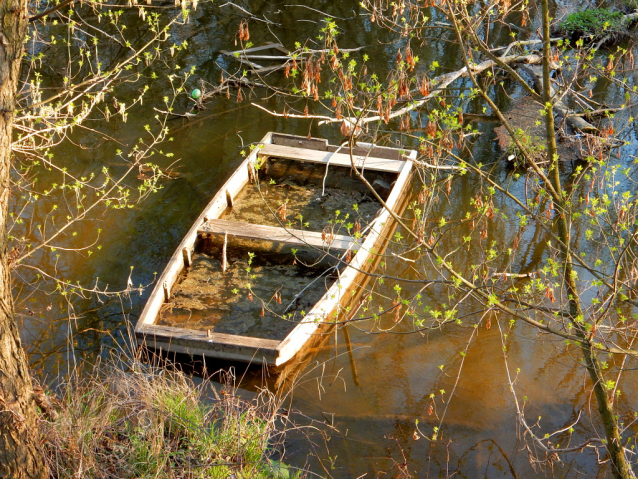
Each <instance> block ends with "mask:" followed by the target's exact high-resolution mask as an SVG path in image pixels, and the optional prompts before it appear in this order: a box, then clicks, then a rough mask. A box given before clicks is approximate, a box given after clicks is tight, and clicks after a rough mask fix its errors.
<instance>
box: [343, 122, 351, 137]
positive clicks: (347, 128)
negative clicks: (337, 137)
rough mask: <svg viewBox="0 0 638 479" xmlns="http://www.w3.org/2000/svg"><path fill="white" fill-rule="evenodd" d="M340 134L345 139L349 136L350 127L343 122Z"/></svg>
mask: <svg viewBox="0 0 638 479" xmlns="http://www.w3.org/2000/svg"><path fill="white" fill-rule="evenodd" d="M341 134H342V135H343V136H345V137H349V136H350V127H349V126H348V124H347V123H346V121H345V120H343V121H342V122H341Z"/></svg>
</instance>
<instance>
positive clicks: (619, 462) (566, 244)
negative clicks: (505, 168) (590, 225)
mask: <svg viewBox="0 0 638 479" xmlns="http://www.w3.org/2000/svg"><path fill="white" fill-rule="evenodd" d="M542 22H543V102H544V104H545V105H544V106H545V109H546V115H545V127H546V133H547V156H548V158H549V161H550V168H551V169H553V172H552V173H553V174H550V178H551V181H552V183H553V186H554V190H555V191H556V195H557V196H558V198H555V201H554V203H556V205H555V206H556V212H557V215H558V217H557V222H558V236H559V238H560V240H561V243H562V245H561V257H562V258H561V259H562V260H563V263H564V269H563V284H564V286H565V289H566V292H567V297H568V298H569V315H570V320H571V323H572V325H573V326H574V329H575V330H576V334H577V335H578V336H579V337H580V338H582V340H583V341H582V343H581V350H582V352H583V356H584V359H585V361H584V362H585V367H586V368H587V372H588V373H589V377H590V378H591V381H592V387H593V388H594V397H595V398H596V404H597V406H598V413H599V414H600V418H601V419H602V421H603V426H604V428H605V438H606V439H607V444H606V447H607V451H608V453H609V458H610V460H611V472H612V474H613V476H614V478H616V479H632V478H634V477H635V476H634V474H633V472H632V470H631V467H630V466H629V462H628V461H627V457H626V456H625V452H624V450H623V445H622V439H621V437H620V430H619V428H618V421H617V419H616V416H615V414H614V410H613V407H612V403H611V401H610V400H609V396H608V393H607V391H606V390H605V388H604V384H603V375H602V374H601V368H600V363H599V362H598V358H597V357H596V351H595V349H594V347H593V345H592V338H591V337H590V336H589V335H588V333H587V330H586V329H585V328H584V327H583V325H582V324H580V323H579V322H578V321H577V318H579V317H580V318H582V317H583V311H582V307H581V303H580V298H579V296H578V286H577V284H576V279H575V278H576V275H575V274H574V273H575V271H574V269H573V266H572V265H573V263H574V261H573V260H572V257H571V254H572V253H571V249H570V246H571V233H570V231H569V228H568V225H567V221H566V220H565V214H566V213H567V211H566V208H567V207H568V206H567V204H566V203H567V202H566V201H565V198H564V196H563V190H562V185H561V180H560V171H559V165H558V153H557V149H556V133H555V131H554V115H553V114H552V111H553V105H552V87H551V83H550V81H551V80H550V76H549V74H550V58H551V57H550V40H549V38H550V37H549V23H550V20H549V7H548V0H542Z"/></svg>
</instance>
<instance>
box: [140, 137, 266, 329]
mask: <svg viewBox="0 0 638 479" xmlns="http://www.w3.org/2000/svg"><path fill="white" fill-rule="evenodd" d="M261 141H262V143H270V142H271V141H272V133H267V134H266V135H265V136H264V137H263V138H262V140H261ZM256 159H257V151H256V150H255V151H253V152H251V153H250V155H248V157H247V158H246V159H245V160H244V161H243V162H242V163H241V165H240V166H239V167H238V168H237V170H235V172H234V173H233V174H232V175H231V177H230V178H229V179H228V180H227V181H226V183H225V184H224V186H223V187H222V188H221V189H220V190H219V191H218V192H217V194H216V195H215V196H214V197H213V199H212V200H211V201H210V203H208V205H207V206H206V208H205V209H204V211H202V213H201V214H200V215H199V217H198V218H197V219H196V220H195V223H194V224H193V226H192V227H191V228H190V230H189V231H188V233H186V236H185V237H184V239H183V240H182V242H181V243H180V244H179V246H178V247H177V250H176V251H175V253H173V256H172V257H171V259H170V260H169V262H168V264H167V265H166V268H164V271H163V272H162V274H161V275H160V277H159V278H158V280H157V283H156V284H155V287H154V288H153V291H152V292H151V295H150V297H149V298H148V301H147V302H146V305H145V306H144V309H143V310H142V314H141V315H140V317H139V319H138V321H137V325H136V326H135V328H136V330H137V328H138V327H142V326H143V325H148V324H153V323H154V322H155V320H156V319H157V315H158V313H159V310H160V308H161V307H162V304H163V302H164V288H163V284H164V283H166V284H167V286H168V288H169V290H170V289H171V288H172V287H173V284H174V283H175V280H176V279H177V276H178V275H179V273H180V272H181V271H182V269H183V268H184V259H183V253H182V251H183V249H184V248H188V249H189V250H191V251H192V250H193V248H194V246H195V241H196V240H197V228H198V227H199V226H200V225H201V224H202V223H203V222H204V219H205V218H217V217H219V215H220V214H221V213H222V212H223V211H224V210H225V209H226V208H227V206H228V205H227V199H226V193H225V192H226V191H229V192H230V194H231V196H233V197H234V196H235V195H236V194H237V193H238V192H239V191H241V189H242V188H243V187H244V186H245V185H246V183H248V181H249V178H248V177H249V173H248V171H249V168H250V165H251V164H252V163H254V162H255V160H256Z"/></svg>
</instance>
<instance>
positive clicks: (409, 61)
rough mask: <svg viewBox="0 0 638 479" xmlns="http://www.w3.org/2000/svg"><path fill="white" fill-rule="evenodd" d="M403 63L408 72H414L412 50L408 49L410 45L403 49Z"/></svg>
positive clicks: (414, 63)
mask: <svg viewBox="0 0 638 479" xmlns="http://www.w3.org/2000/svg"><path fill="white" fill-rule="evenodd" d="M405 62H406V63H407V64H408V65H409V66H410V71H412V70H414V66H415V65H416V62H415V61H414V56H413V54H412V48H410V45H407V46H406V47H405Z"/></svg>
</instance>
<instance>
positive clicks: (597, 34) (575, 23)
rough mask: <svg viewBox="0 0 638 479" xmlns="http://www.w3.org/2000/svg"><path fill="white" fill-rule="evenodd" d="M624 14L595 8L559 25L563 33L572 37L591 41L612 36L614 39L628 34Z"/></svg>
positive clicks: (573, 15)
mask: <svg viewBox="0 0 638 479" xmlns="http://www.w3.org/2000/svg"><path fill="white" fill-rule="evenodd" d="M622 17H623V13H622V12H619V11H612V10H607V9H606V8H595V9H590V10H583V11H581V12H575V13H572V14H570V15H569V16H568V17H567V18H566V19H565V20H563V21H562V22H560V23H559V24H558V29H559V31H560V32H561V33H563V34H566V35H570V36H572V37H576V38H580V37H590V39H592V40H594V39H598V38H602V37H604V36H606V35H611V37H612V38H613V39H617V38H619V37H622V36H625V35H627V34H628V29H627V27H628V25H627V23H626V22H625V21H623V18H622Z"/></svg>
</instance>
